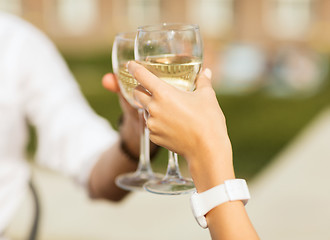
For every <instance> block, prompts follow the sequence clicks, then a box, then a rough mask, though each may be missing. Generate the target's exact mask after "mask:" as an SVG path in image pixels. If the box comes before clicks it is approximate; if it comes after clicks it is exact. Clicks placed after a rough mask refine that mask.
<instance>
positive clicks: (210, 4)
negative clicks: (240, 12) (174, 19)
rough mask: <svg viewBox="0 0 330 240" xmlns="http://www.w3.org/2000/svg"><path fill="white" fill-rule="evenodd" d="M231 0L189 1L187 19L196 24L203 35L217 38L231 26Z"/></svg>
mask: <svg viewBox="0 0 330 240" xmlns="http://www.w3.org/2000/svg"><path fill="white" fill-rule="evenodd" d="M233 5H234V3H233V0H193V1H189V4H188V6H189V9H188V18H189V21H190V22H194V23H198V24H199V25H200V27H201V30H202V31H203V34H205V35H207V36H209V37H219V36H221V35H223V34H225V33H226V32H227V31H228V30H230V28H231V27H232V24H233V16H234V11H233V8H234V6H233Z"/></svg>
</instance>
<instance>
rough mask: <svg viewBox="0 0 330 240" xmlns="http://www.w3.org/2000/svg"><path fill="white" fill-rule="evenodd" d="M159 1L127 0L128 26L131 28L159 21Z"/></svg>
mask: <svg viewBox="0 0 330 240" xmlns="http://www.w3.org/2000/svg"><path fill="white" fill-rule="evenodd" d="M159 3H160V0H128V6H127V7H128V10H127V11H128V18H129V25H130V26H131V27H132V28H134V29H135V28H136V27H137V26H141V25H146V24H155V23H159V21H160V4H159Z"/></svg>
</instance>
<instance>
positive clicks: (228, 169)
mask: <svg viewBox="0 0 330 240" xmlns="http://www.w3.org/2000/svg"><path fill="white" fill-rule="evenodd" d="M128 70H129V72H130V73H131V74H132V75H133V76H134V78H135V79H136V80H137V81H139V82H140V83H141V85H142V86H141V85H139V86H138V87H137V88H136V89H135V91H134V96H135V99H136V101H137V103H138V104H139V105H140V106H141V107H143V108H144V109H145V110H147V111H148V113H149V115H148V118H147V119H146V125H147V126H148V128H149V130H150V139H151V141H153V142H154V143H156V144H158V145H160V146H163V147H165V148H167V149H169V150H170V151H173V152H177V153H178V154H180V155H181V156H183V157H184V158H185V159H186V160H187V163H188V167H189V171H190V174H191V176H192V178H193V180H194V183H195V186H196V190H197V192H198V193H204V192H206V191H209V190H211V189H213V188H214V187H217V186H220V185H223V184H224V183H225V181H227V180H233V179H235V173H234V167H233V160H232V148H231V142H230V139H229V136H228V133H227V127H226V121H225V116H224V114H223V112H222V110H221V108H220V106H219V103H218V101H217V98H216V95H215V92H214V90H213V88H212V84H211V76H212V73H211V71H210V70H209V69H206V70H204V72H202V73H201V74H200V76H199V78H198V80H197V83H196V89H195V91H194V92H186V91H182V90H180V89H177V88H175V87H174V86H171V85H169V84H167V83H165V82H164V81H162V80H160V79H159V78H157V77H156V76H155V75H153V74H152V73H150V72H149V71H148V70H146V69H145V68H144V67H142V66H141V65H139V64H137V63H135V62H134V61H132V62H130V63H129V65H128ZM103 86H104V87H105V88H107V89H108V90H110V91H112V92H118V93H119V92H120V89H119V87H118V84H117V81H116V77H115V76H114V75H113V74H106V75H105V76H104V77H103ZM168 96H171V97H168ZM169 112H170V113H171V114H168V113H169ZM208 197H210V195H209V196H208ZM208 200H210V201H211V202H212V199H208ZM213 200H214V199H213ZM206 221H207V225H208V228H209V230H210V233H211V236H212V239H214V240H220V239H221V240H226V239H227V240H233V239H245V240H246V239H249V240H254V239H259V237H258V234H257V233H256V231H255V229H254V227H253V225H252V223H251V221H250V219H249V217H248V215H247V212H246V210H245V207H244V204H243V202H242V201H228V202H224V203H222V204H220V205H217V206H216V207H214V208H213V209H211V210H210V211H209V212H208V213H207V214H206Z"/></svg>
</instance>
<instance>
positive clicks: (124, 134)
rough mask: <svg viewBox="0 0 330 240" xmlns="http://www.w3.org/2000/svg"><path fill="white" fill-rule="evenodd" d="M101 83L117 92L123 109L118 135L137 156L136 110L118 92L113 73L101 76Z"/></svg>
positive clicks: (138, 129) (138, 139)
mask: <svg viewBox="0 0 330 240" xmlns="http://www.w3.org/2000/svg"><path fill="white" fill-rule="evenodd" d="M102 85H103V87H104V88H106V89H108V90H109V91H111V92H114V93H117V94H118V97H119V103H120V106H121V108H122V110H123V122H122V123H121V127H120V137H121V138H122V140H123V141H124V142H125V143H126V145H127V147H128V148H129V151H130V152H131V153H132V154H134V156H139V152H140V151H139V144H140V142H139V141H140V138H139V136H140V126H139V118H138V113H137V110H136V109H135V108H133V107H132V106H131V105H130V104H129V103H128V102H127V101H126V100H125V98H124V97H123V95H122V94H121V93H120V88H119V84H118V80H117V78H116V76H115V75H114V74H112V73H107V74H105V75H104V76H103V78H102Z"/></svg>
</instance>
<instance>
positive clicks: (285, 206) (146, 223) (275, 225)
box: [10, 110, 330, 240]
mask: <svg viewBox="0 0 330 240" xmlns="http://www.w3.org/2000/svg"><path fill="white" fill-rule="evenodd" d="M329 142H330V111H329V110H327V111H325V112H323V113H322V114H321V115H320V116H319V117H317V119H316V120H315V121H314V122H313V123H312V124H311V125H310V126H309V127H308V128H307V129H306V130H305V131H303V132H302V133H301V134H300V136H298V137H297V138H296V140H295V141H294V142H293V143H292V144H290V145H289V146H288V147H287V149H285V150H284V151H283V152H282V153H280V154H279V155H278V156H277V158H276V159H274V161H273V164H271V165H270V166H269V167H268V168H266V169H265V170H264V171H263V172H262V173H261V174H260V175H259V176H258V177H257V178H255V180H254V181H253V182H250V183H249V186H250V191H251V195H252V200H251V201H250V202H249V204H248V205H247V209H248V212H249V215H250V217H251V219H252V221H253V223H254V225H255V227H256V228H257V231H258V233H259V234H260V236H261V238H262V239H270V240H272V239H276V240H278V239H281V240H286V239H290V240H292V239H299V240H304V239H318V240H322V239H327V240H329V239H330V230H329V227H330V206H328V204H329V202H330V187H329V183H330V174H329V171H330V144H329ZM34 175H35V179H36V181H37V184H38V188H39V190H40V193H41V201H42V204H43V215H42V217H43V218H42V225H41V234H40V239H41V240H55V239H56V240H76V239H77V240H78V239H79V240H85V239H86V240H87V239H88V240H90V239H93V240H103V239H104V240H109V239H115V240H131V239H134V240H140V239H141V240H155V239H157V240H162V239H164V240H165V239H166V240H167V239H175V240H176V239H190V240H194V239H196V240H197V239H198V240H203V239H205V240H206V239H210V237H209V234H208V231H207V230H203V229H201V228H200V227H199V226H198V225H197V223H196V222H195V220H194V218H193V216H192V214H191V212H190V207H189V197H188V196H176V197H166V196H158V195H153V194H149V193H143V192H141V193H135V194H132V195H131V196H130V197H129V198H127V199H126V200H125V201H124V202H122V203H120V204H110V203H106V202H93V203H91V202H90V201H89V200H88V199H87V197H86V196H85V195H84V193H83V192H82V191H81V190H80V189H78V188H77V187H76V186H75V185H74V184H72V182H71V181H70V180H69V179H66V178H64V177H62V176H59V175H56V174H54V173H51V172H48V171H46V170H44V169H40V168H36V167H34ZM30 206H31V205H30V198H29V197H27V199H26V201H25V202H24V204H23V206H22V208H21V210H20V211H19V213H18V216H17V218H16V220H15V221H14V223H13V225H12V226H11V229H10V233H11V236H12V237H13V239H24V237H23V236H24V234H25V233H26V232H27V228H26V227H24V226H26V222H28V221H29V219H30V218H31V207H30Z"/></svg>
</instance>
